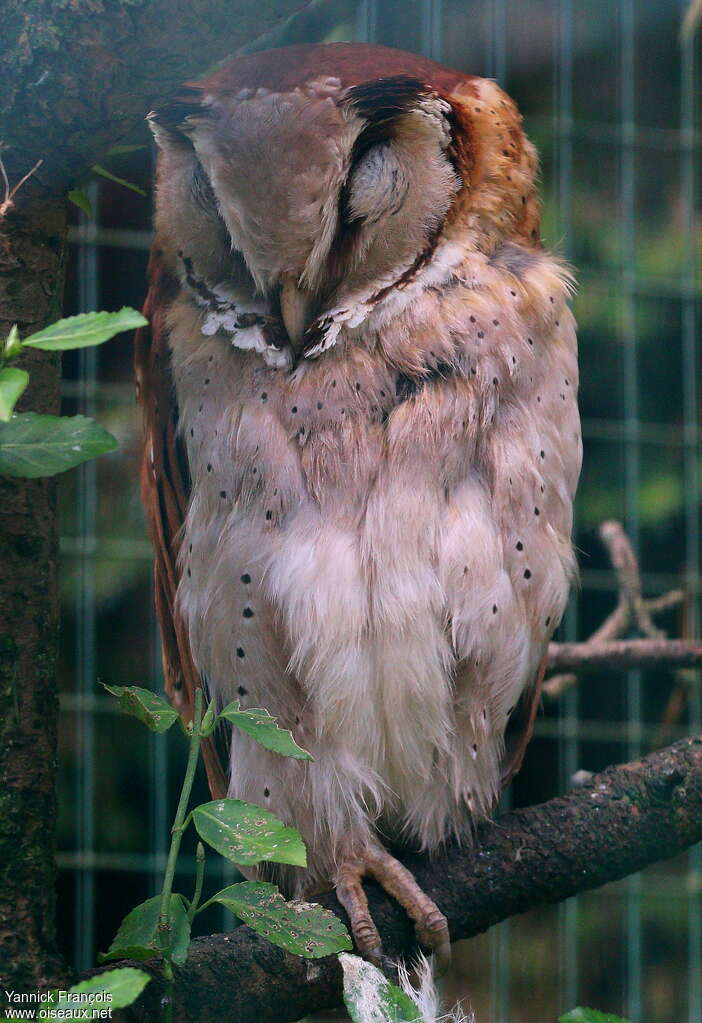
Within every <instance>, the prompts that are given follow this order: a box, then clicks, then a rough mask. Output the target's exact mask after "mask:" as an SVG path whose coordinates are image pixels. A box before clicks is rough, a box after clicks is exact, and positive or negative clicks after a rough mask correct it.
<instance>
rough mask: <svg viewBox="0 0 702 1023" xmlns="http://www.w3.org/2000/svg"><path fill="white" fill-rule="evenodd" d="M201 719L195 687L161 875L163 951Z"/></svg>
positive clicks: (160, 914) (200, 694)
mask: <svg viewBox="0 0 702 1023" xmlns="http://www.w3.org/2000/svg"><path fill="white" fill-rule="evenodd" d="M201 721H202V689H197V690H196V692H195V709H194V714H193V724H192V732H191V733H190V751H189V753H188V764H187V767H186V769H185V778H184V779H183V787H182V789H181V791H180V800H179V801H178V809H177V810H176V815H175V820H174V821H173V827H172V828H171V847H170V849H169V851H168V860H167V862H166V871H165V873H164V875H163V888H162V889H161V907H160V911H159V929H160V931H161V934H162V935H163V936H164V937H166V939H167V941H168V948H167V949H166V948H164V952H165V951H170V915H171V913H170V907H171V893H172V891H173V878H174V877H175V869H176V863H177V862H178V853H179V852H180V843H181V841H182V838H183V831H184V830H185V829H184V827H183V822H184V821H185V817H186V813H187V809H188V802H189V801H190V793H191V792H192V788H193V781H194V779H195V769H196V767H197V758H198V754H199V752H200V741H201V736H200V722H201Z"/></svg>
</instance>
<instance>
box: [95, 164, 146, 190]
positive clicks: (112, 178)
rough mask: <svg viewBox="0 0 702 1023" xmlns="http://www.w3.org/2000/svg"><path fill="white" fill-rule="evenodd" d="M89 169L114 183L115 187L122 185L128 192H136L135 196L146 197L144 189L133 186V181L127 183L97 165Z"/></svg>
mask: <svg viewBox="0 0 702 1023" xmlns="http://www.w3.org/2000/svg"><path fill="white" fill-rule="evenodd" d="M90 169H91V170H93V171H95V173H96V174H99V175H100V176H101V177H103V178H107V180H108V181H114V183H115V184H116V185H122V187H123V188H128V189H129V190H130V192H136V193H137V195H146V192H145V191H144V189H143V188H139V186H138V185H135V184H134V182H133V181H127V180H126V179H125V178H118V177H117V175H116V174H113V173H112V172H111V171H108V170H107V168H106V167H103V166H102V165H101V164H99V163H94V164H93V166H92V167H91V168H90Z"/></svg>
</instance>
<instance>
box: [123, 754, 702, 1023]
mask: <svg viewBox="0 0 702 1023" xmlns="http://www.w3.org/2000/svg"><path fill="white" fill-rule="evenodd" d="M700 839H702V736H698V737H695V738H691V739H683V740H681V741H680V742H677V743H675V745H673V746H670V747H669V748H668V749H665V750H660V751H659V752H657V753H652V754H650V755H649V756H648V757H646V758H645V759H643V760H640V761H636V762H634V763H630V764H624V765H622V766H620V767H610V768H608V769H607V770H606V771H603V772H602V773H601V774H597V775H594V776H593V777H592V778H591V779H590V780H589V781H588V782H587V784H585V785H584V786H583V787H582V788H578V789H576V790H574V791H573V792H570V793H568V795H566V796H561V797H559V798H557V799H552V800H550V801H549V802H547V803H543V804H541V805H540V806H534V807H530V808H529V809H526V810H518V811H516V812H514V813H509V814H506V815H505V816H503V817H501V818H500V819H499V820H498V821H496V822H489V823H486V824H485V825H484V826H483V827H482V828H481V829H480V830H479V832H478V835H477V837H476V844H475V846H474V847H473V848H470V847H467V846H464V847H463V848H458V847H456V846H451V847H449V848H448V849H447V850H446V852H445V853H443V854H441V855H439V856H436V857H435V858H433V859H432V860H428V859H427V858H426V857H421V856H408V855H403V862H404V863H405V864H406V865H407V866H408V867H409V868H410V870H412V872H413V873H414V875H415V877H416V878H417V880H418V882H419V884H420V885H421V887H422V888H423V889H424V891H425V892H426V893H427V894H428V895H429V896H430V897H431V898H432V899H434V900H435V901H436V903H437V904H438V906H439V907H440V908H441V910H442V911H443V912H444V913H445V914H446V916H447V918H448V922H449V927H450V929H451V934H452V937H453V938H454V939H458V938H468V937H471V936H472V935H474V934H479V933H480V932H481V931H485V930H487V928H488V927H492V926H493V925H494V924H496V923H498V922H499V921H500V920H504V919H506V918H507V917H510V916H514V915H515V914H516V913H524V912H525V911H526V910H528V909H531V908H532V907H533V906H537V905H541V904H544V903H549V902H559V901H560V900H562V899H565V898H568V897H569V896H571V895H574V894H575V893H576V892H579V891H585V890H587V889H589V888H596V887H599V886H600V885H602V884H605V883H606V882H608V881H614V880H617V879H618V878H621V877H626V876H627V875H628V874H631V873H633V872H634V871H637V870H641V869H642V868H643V867H644V866H646V864H648V863H651V862H654V861H655V860H660V859H665V858H667V857H669V856H673V855H675V854H676V853H679V852H681V851H682V850H684V849H686V848H688V847H689V846H690V845H692V844H693V843H695V842H698V841H700ZM366 889H367V892H368V896H369V903H370V908H371V912H372V914H373V918H374V920H375V922H376V924H377V925H378V927H379V929H380V933H381V934H382V935H383V945H384V948H385V951H386V952H387V953H388V954H389V955H391V956H398V955H407V954H409V953H411V952H412V951H413V949H414V947H415V946H414V940H413V934H412V930H411V928H410V926H409V921H408V919H407V916H406V914H405V913H404V912H403V911H402V910H401V909H400V908H399V907H398V906H397V904H396V903H394V902H393V900H392V899H389V898H388V897H387V895H386V894H385V893H384V892H383V891H382V889H380V888H379V887H378V886H377V885H375V884H373V883H369V884H368V885H367V886H366ZM318 901H319V902H321V903H322V904H323V905H325V906H327V907H328V908H329V909H332V910H333V911H334V912H336V913H337V914H338V915H339V916H341V917H342V918H344V912H343V910H342V909H341V907H340V906H339V903H338V902H337V901H336V899H335V898H334V896H332V895H325V896H323V897H321V898H320V899H319V900H318ZM135 965H139V966H140V967H141V968H144V964H143V963H140V964H135ZM146 969H148V970H149V972H150V973H151V974H152V976H153V980H152V982H151V983H150V984H149V985H148V986H147V988H146V990H145V992H144V995H142V997H141V998H140V999H139V1002H138V1003H136V1004H135V1005H134V1006H131V1007H130V1009H127V1010H124V1011H123V1012H121V1013H118V1014H116V1016H117V1017H118V1018H119V1019H120V1020H121V1021H122V1023H150V1021H152V1020H154V1019H157V1018H158V1017H157V1010H158V1005H159V1001H160V999H161V998H162V996H163V984H162V980H161V977H160V974H159V970H158V967H157V966H155V965H153V964H146ZM174 998H175V1002H174V1018H175V1019H177V1020H179V1021H181V1023H190V1021H192V1023H221V1021H222V1020H227V1021H228V1023H251V1021H252V1020H255V1021H256V1023H290V1021H293V1020H298V1019H300V1018H301V1017H303V1016H304V1015H305V1014H306V1013H308V1012H311V1011H313V1010H315V1009H329V1008H332V1007H334V1006H336V1005H338V1004H339V1003H340V1000H341V971H340V968H339V965H338V963H337V961H336V958H335V957H334V956H330V957H328V958H326V959H321V960H316V961H309V960H305V959H300V958H298V957H296V956H291V955H288V954H287V953H285V952H283V951H282V950H281V949H279V948H276V947H275V946H273V945H270V944H268V942H267V941H266V940H265V939H264V938H260V937H258V935H256V934H255V933H254V932H253V931H251V930H250V929H249V928H248V927H240V928H237V930H236V931H234V932H233V933H232V934H216V935H212V936H210V937H208V938H198V939H196V940H195V941H194V942H193V944H192V945H191V948H190V953H189V956H188V960H187V963H186V964H185V965H184V966H183V967H180V968H178V969H177V970H176V983H175V991H174Z"/></svg>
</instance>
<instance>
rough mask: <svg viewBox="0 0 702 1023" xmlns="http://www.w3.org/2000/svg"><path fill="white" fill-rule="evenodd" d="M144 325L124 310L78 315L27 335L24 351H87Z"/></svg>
mask: <svg viewBox="0 0 702 1023" xmlns="http://www.w3.org/2000/svg"><path fill="white" fill-rule="evenodd" d="M147 323H148V320H146V319H145V318H144V317H143V316H142V315H141V313H138V312H137V311H136V309H131V308H130V307H129V306H124V307H123V308H122V309H119V310H118V311H117V312H116V313H105V312H99V313H79V314H78V316H67V317H65V319H63V320H57V322H56V323H52V324H51V325H50V326H49V327H45V328H44V329H43V330H39V331H37V333H36V334H30V336H29V337H26V338H25V339H24V341H23V342H22V345H23V346H24V347H29V348H41V349H42V351H45V352H65V351H68V350H69V349H73V348H90V347H93V346H94V345H101V344H103V342H104V341H109V340H110V338H111V337H114V336H115V334H121V333H122V332H123V331H125V330H134V329H136V328H137V327H143V326H145V325H146V324H147Z"/></svg>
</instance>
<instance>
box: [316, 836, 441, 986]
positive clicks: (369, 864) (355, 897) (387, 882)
mask: <svg viewBox="0 0 702 1023" xmlns="http://www.w3.org/2000/svg"><path fill="white" fill-rule="evenodd" d="M364 875H367V876H369V877H372V878H374V879H375V880H376V881H377V882H378V884H380V885H382V887H383V888H384V889H385V891H386V892H387V893H388V895H391V896H392V897H393V898H394V899H396V900H397V901H398V902H399V903H400V905H401V906H402V908H403V909H404V910H406V912H407V914H408V916H409V917H410V918H411V919H412V920H414V926H415V932H416V934H417V940H418V941H419V942H420V944H422V945H424V946H425V947H427V948H430V949H431V950H432V952H433V953H434V962H435V965H436V970H437V972H438V973H443V972H444V971H445V970H446V969H447V968H448V966H449V964H450V962H451V942H450V937H449V930H448V924H447V922H446V917H445V916H444V914H443V913H442V912H441V910H440V909H439V907H438V906H437V905H436V904H435V903H434V902H432V900H431V899H430V898H429V896H428V895H425V893H424V892H423V891H422V889H421V888H420V887H419V885H418V884H417V882H416V881H415V879H414V877H413V876H412V874H411V873H410V872H409V870H407V868H406V867H403V865H402V864H401V863H400V862H399V860H396V859H395V858H394V856H391V855H390V853H388V852H386V851H385V849H378V848H375V849H367V850H366V851H365V852H364V854H363V855H362V856H358V857H354V858H353V859H352V860H349V861H346V862H344V863H343V864H342V865H341V866H340V868H339V872H338V875H337V884H336V894H337V898H338V899H339V902H340V903H341V905H342V906H343V907H344V909H345V910H346V912H347V913H348V916H349V920H350V921H351V930H352V933H353V937H354V941H355V942H356V947H357V948H358V950H359V952H360V953H361V955H363V956H365V957H366V958H367V959H370V960H371V962H373V963H375V964H376V965H382V962H383V954H382V945H381V942H380V935H379V934H378V930H377V928H376V926H375V924H374V923H373V918H372V917H371V915H370V910H369V909H368V899H367V898H366V894H365V892H364V890H363V886H362V884H361V878H362V877H363V876H364Z"/></svg>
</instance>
